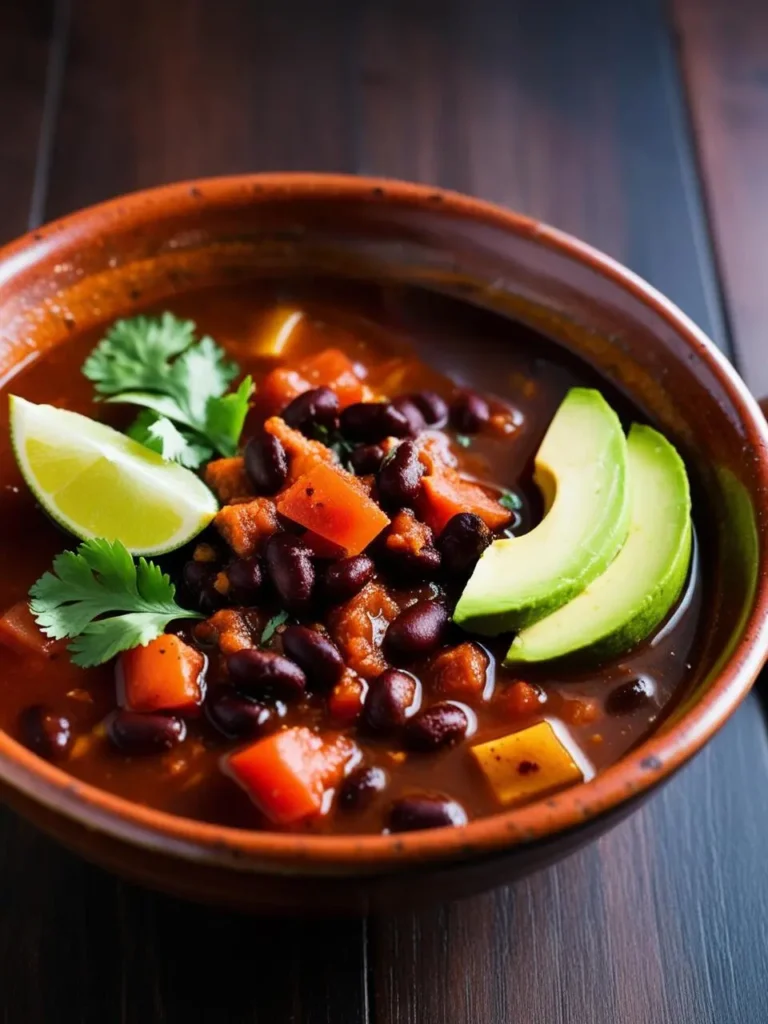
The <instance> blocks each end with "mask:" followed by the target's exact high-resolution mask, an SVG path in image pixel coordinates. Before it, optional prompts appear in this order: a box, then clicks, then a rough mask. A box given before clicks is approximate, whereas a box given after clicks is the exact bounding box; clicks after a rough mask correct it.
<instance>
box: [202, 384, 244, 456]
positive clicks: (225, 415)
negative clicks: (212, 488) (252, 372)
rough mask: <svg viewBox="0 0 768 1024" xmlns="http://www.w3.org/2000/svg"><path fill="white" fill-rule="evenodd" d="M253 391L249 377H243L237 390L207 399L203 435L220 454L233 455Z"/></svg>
mask: <svg viewBox="0 0 768 1024" xmlns="http://www.w3.org/2000/svg"><path fill="white" fill-rule="evenodd" d="M253 391H254V386H253V381H252V380H251V378H250V377H245V378H244V379H243V380H242V381H241V382H240V386H239V387H238V389H237V391H232V392H230V393H229V394H228V395H222V396H221V397H219V398H217V397H212V398H209V399H208V404H207V406H206V410H205V424H206V428H205V436H206V437H207V438H208V439H209V440H210V441H211V443H212V444H213V446H214V447H215V448H216V450H217V451H220V452H221V454H222V455H234V454H235V452H236V451H237V442H238V440H239V438H240V434H241V433H242V431H243V424H244V423H245V417H246V415H247V414H248V403H249V401H250V397H251V395H252V394H253Z"/></svg>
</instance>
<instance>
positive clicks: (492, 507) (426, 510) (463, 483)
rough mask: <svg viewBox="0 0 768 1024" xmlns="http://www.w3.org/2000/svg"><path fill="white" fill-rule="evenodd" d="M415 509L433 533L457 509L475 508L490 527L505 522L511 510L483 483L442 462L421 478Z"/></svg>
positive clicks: (437, 532) (444, 523) (510, 515)
mask: <svg viewBox="0 0 768 1024" xmlns="http://www.w3.org/2000/svg"><path fill="white" fill-rule="evenodd" d="M418 510H419V512H420V514H421V517H422V518H423V519H424V520H425V521H426V522H427V523H428V524H429V526H431V527H432V529H433V531H434V533H435V535H436V536H439V534H440V532H441V531H442V530H443V529H444V527H445V526H446V525H447V524H448V521H449V520H451V519H453V517H454V516H455V515H458V513H459V512H474V513H475V515H476V516H479V517H480V518H481V519H482V520H483V522H484V523H485V525H486V526H488V527H490V529H491V530H498V529H500V528H501V527H502V526H506V525H507V524H508V523H509V522H510V521H511V519H512V513H511V512H510V511H509V510H508V509H506V508H504V506H503V505H500V504H499V503H498V501H496V499H495V498H492V497H490V495H488V494H486V492H485V491H484V490H483V489H482V487H480V486H479V485H478V484H475V483H472V481H471V480H464V479H463V478H462V477H461V476H460V475H459V473H457V472H456V470H454V469H450V468H449V467H445V466H444V467H440V468H439V469H437V471H436V472H435V473H434V474H432V475H430V476H425V477H423V478H422V484H421V494H420V495H419V499H418Z"/></svg>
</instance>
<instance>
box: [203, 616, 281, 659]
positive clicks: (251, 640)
mask: <svg viewBox="0 0 768 1024" xmlns="http://www.w3.org/2000/svg"><path fill="white" fill-rule="evenodd" d="M263 623H264V616H263V614H262V613H261V612H260V611H257V610H256V609H250V608H249V609H248V610H244V609H242V608H222V609H221V610H220V611H218V612H215V613H214V614H213V615H212V616H211V617H210V619H206V621H205V622H199V623H198V624H197V625H196V626H195V637H196V638H197V639H198V640H199V641H200V642H201V643H205V644H216V645H217V646H218V648H219V650H220V651H221V653H222V654H234V653H235V652H236V651H243V650H246V649H247V648H249V647H256V646H257V644H258V641H259V637H260V636H261V635H262V629H263Z"/></svg>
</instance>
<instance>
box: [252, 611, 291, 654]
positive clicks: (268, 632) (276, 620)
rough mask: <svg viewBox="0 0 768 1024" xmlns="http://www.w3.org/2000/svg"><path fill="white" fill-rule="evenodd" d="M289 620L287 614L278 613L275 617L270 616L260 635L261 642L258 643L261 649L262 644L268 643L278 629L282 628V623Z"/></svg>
mask: <svg viewBox="0 0 768 1024" xmlns="http://www.w3.org/2000/svg"><path fill="white" fill-rule="evenodd" d="M289 618H290V616H289V613H288V612H278V613H277V615H273V616H272V618H271V619H270V620H269V622H268V623H267V624H266V626H265V627H264V629H263V630H262V633H261V640H260V641H259V642H260V644H261V645H262V647H263V646H264V644H268V643H269V641H270V640H271V639H272V637H273V636H274V635H275V633H276V632H277V630H278V629H279V627H280V626H282V625H283V623H285V622H287V621H288V619H289Z"/></svg>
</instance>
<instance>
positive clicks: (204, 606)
mask: <svg viewBox="0 0 768 1024" xmlns="http://www.w3.org/2000/svg"><path fill="white" fill-rule="evenodd" d="M218 572H219V569H218V566H217V565H216V564H215V563H213V562H187V563H185V565H184V568H183V569H182V573H181V576H182V583H183V588H184V591H185V593H186V595H187V597H188V599H189V601H190V602H191V604H193V605H194V606H195V607H196V608H199V609H200V611H202V612H205V613H206V614H207V615H210V614H211V613H212V612H214V611H216V609H217V608H222V607H223V606H224V604H225V603H226V599H225V598H224V596H223V595H222V594H220V593H219V591H218V590H216V588H215V587H214V585H213V584H214V582H215V580H216V576H217V575H218Z"/></svg>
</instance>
